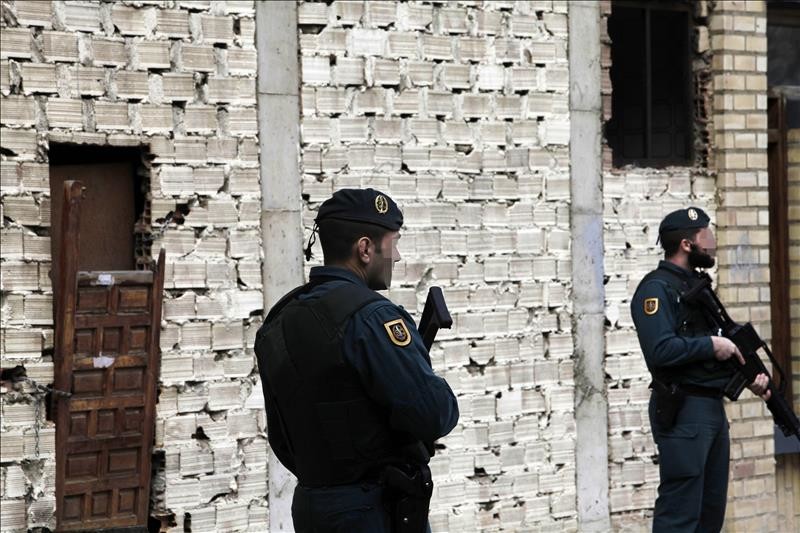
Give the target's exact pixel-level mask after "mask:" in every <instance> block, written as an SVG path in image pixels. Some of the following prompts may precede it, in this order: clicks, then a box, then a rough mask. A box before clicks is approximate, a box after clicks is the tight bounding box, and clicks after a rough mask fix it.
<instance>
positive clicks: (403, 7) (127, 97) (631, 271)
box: [0, 0, 800, 531]
mask: <svg viewBox="0 0 800 533" xmlns="http://www.w3.org/2000/svg"><path fill="white" fill-rule="evenodd" d="M602 10H603V19H602V23H603V26H602V29H603V34H605V22H606V20H607V16H608V15H609V14H610V3H609V2H604V3H603V4H602ZM693 10H694V11H693V15H692V16H693V20H694V21H695V23H696V30H695V34H694V35H693V43H694V46H695V48H694V50H693V53H694V54H695V55H694V56H693V59H694V60H695V61H694V62H695V74H696V76H697V77H696V79H700V80H703V84H704V85H702V87H701V88H702V90H701V91H699V95H698V96H697V97H696V102H695V106H696V115H697V117H698V128H697V133H698V136H699V137H698V138H701V139H702V140H703V141H702V142H703V143H706V144H704V145H703V146H702V149H701V150H700V151H699V152H701V153H702V154H703V156H702V157H698V158H697V161H696V162H695V163H694V164H692V165H688V166H686V167H669V168H665V169H642V168H636V167H625V168H622V169H617V168H612V166H611V163H610V162H611V157H610V156H611V153H610V149H609V148H608V147H604V150H603V161H604V163H605V164H604V169H603V202H604V204H603V205H604V215H603V224H604V239H605V257H604V262H605V271H606V279H607V283H606V285H605V292H606V302H605V303H606V319H607V320H606V322H607V326H606V332H605V343H606V359H605V371H606V374H607V376H608V377H607V388H606V393H607V397H608V403H609V412H608V417H609V418H608V423H609V432H608V436H607V438H608V444H609V459H608V468H609V482H610V495H609V502H610V512H611V517H612V526H613V528H614V529H615V530H630V531H640V530H647V529H649V527H650V520H651V516H652V506H653V501H654V499H655V493H656V488H657V484H658V466H657V458H656V455H657V451H656V449H655V446H654V443H653V440H652V436H651V435H650V429H649V422H648V419H647V401H648V397H649V391H648V390H647V384H648V382H649V374H648V373H647V370H646V368H645V365H644V360H643V357H642V354H641V352H640V349H639V346H638V341H637V337H636V333H635V331H634V329H633V324H632V320H631V318H630V313H629V302H630V297H631V295H632V294H633V290H634V289H635V287H636V285H637V284H638V282H639V280H640V279H641V277H642V276H643V275H644V274H645V273H646V272H648V271H649V270H651V269H652V268H654V267H655V266H656V264H657V262H658V260H659V259H660V257H661V251H660V248H659V247H658V246H657V245H656V243H655V240H656V235H657V228H658V224H659V222H660V220H661V218H662V217H663V216H664V215H665V214H666V213H667V212H669V211H672V210H674V209H677V208H680V207H684V206H686V205H688V204H692V205H698V206H700V207H702V208H704V209H706V210H707V211H708V212H709V214H710V215H711V217H712V220H713V221H714V223H715V226H714V229H715V231H716V233H717V237H718V240H719V247H720V249H719V263H720V267H719V269H718V270H717V271H716V272H715V276H716V278H717V279H718V281H719V282H720V294H721V296H722V298H723V300H724V301H726V302H728V303H729V304H730V306H731V311H732V314H733V316H734V318H736V319H739V320H751V321H753V322H754V323H755V324H756V327H757V328H758V329H759V331H760V332H761V333H762V334H763V335H764V336H765V337H766V338H768V337H769V303H768V302H769V270H768V261H769V257H768V225H767V224H768V216H767V209H768V205H767V161H766V146H767V140H766V76H765V72H766V44H765V40H766V37H765V28H766V16H765V7H764V4H763V3H762V2H751V1H747V2H745V1H733V0H730V1H725V2H715V3H714V2H706V1H699V2H696V3H695V4H693ZM298 11H299V20H298V22H299V35H298V39H299V44H300V58H299V61H300V70H301V109H300V117H299V120H300V125H301V162H300V165H301V172H302V189H303V190H302V192H303V198H304V206H303V209H304V211H303V226H304V229H305V232H306V236H308V234H309V232H310V231H311V228H312V226H313V218H314V216H315V213H316V210H317V208H318V206H319V204H320V203H321V202H322V201H324V200H325V199H326V198H328V197H329V196H330V195H331V193H332V192H333V191H334V190H336V189H338V188H341V187H374V188H377V189H381V190H383V191H385V192H387V193H389V194H390V195H391V196H392V197H393V198H394V199H395V200H397V201H398V203H400V205H401V207H402V209H403V211H404V213H405V220H406V228H405V230H404V235H403V239H402V240H401V241H400V250H401V253H402V255H403V259H402V261H401V262H400V263H398V265H397V267H396V269H395V279H394V286H393V288H392V289H391V290H390V291H389V294H388V295H389V297H390V298H392V299H393V300H394V301H395V302H397V303H400V304H402V305H404V306H405V307H406V308H407V309H409V311H411V312H412V314H415V315H416V316H417V317H418V316H419V313H420V311H421V309H422V305H423V303H424V299H425V296H426V294H427V288H428V287H429V286H431V285H439V286H441V287H443V289H444V291H445V295H446V297H447V300H448V304H449V306H450V310H451V312H452V314H453V318H454V325H453V328H452V329H451V330H443V331H441V332H440V337H439V342H438V343H437V344H436V345H435V347H434V349H433V351H432V353H431V356H432V360H433V364H434V367H435V369H436V371H437V372H438V373H440V375H443V376H444V377H445V378H446V379H447V380H448V382H449V383H450V384H451V386H452V387H453V389H454V391H455V392H456V394H457V396H458V401H459V406H460V409H461V420H460V423H459V425H458V426H457V427H456V428H455V430H454V431H453V432H452V433H451V434H450V435H449V436H447V437H446V438H444V439H442V440H441V442H440V444H441V449H440V450H439V451H438V453H437V455H436V456H435V457H434V459H433V461H432V464H431V467H432V469H433V472H434V476H435V484H436V488H435V492H434V499H433V502H432V508H431V515H430V516H431V523H432V526H433V529H434V530H435V531H476V530H520V529H524V530H535V531H569V530H573V531H574V530H577V529H578V517H577V506H576V490H577V489H576V483H575V467H574V465H575V424H576V421H575V414H574V394H573V387H574V382H573V374H574V372H573V361H574V359H573V357H574V355H573V344H574V338H573V333H572V329H571V328H572V320H573V316H572V310H571V305H570V298H571V291H572V287H571V282H570V280H571V273H572V268H571V264H570V257H571V252H570V247H571V246H572V242H571V236H570V232H569V228H570V225H569V224H570V166H569V141H570V121H569V109H568V101H569V99H568V87H569V65H568V63H567V37H568V35H567V27H568V25H567V22H568V3H567V2H566V1H562V0H531V1H520V2H517V1H492V2H481V1H459V2H397V1H384V2H363V1H341V0H336V1H333V2H304V1H300V2H299V3H298ZM0 24H2V33H1V35H2V56H1V57H0V92H2V102H1V103H2V105H1V106H0V110H2V113H1V114H0V123H1V124H2V148H3V152H2V160H1V161H0V164H1V165H0V170H2V172H1V173H0V177H1V178H2V179H0V196H1V197H2V204H0V205H1V206H2V215H3V228H2V232H3V235H2V237H3V258H2V264H0V268H2V278H3V281H2V290H3V293H2V298H3V300H2V322H1V323H0V326H1V327H2V330H3V344H2V366H3V367H6V366H8V365H10V366H14V365H15V364H22V365H24V366H25V367H26V369H27V371H28V375H29V376H32V377H34V378H35V379H37V380H38V381H41V382H43V383H48V382H50V381H51V380H52V375H53V364H52V356H50V355H48V354H49V353H50V352H49V351H48V350H49V349H50V348H52V337H53V330H52V328H53V325H52V313H51V305H52V289H51V286H50V283H49V281H48V277H47V271H48V269H49V265H50V261H51V258H50V252H49V249H50V246H49V237H48V235H49V230H50V227H51V225H50V208H49V205H50V198H49V186H48V146H49V143H52V142H74V143H89V144H96V145H110V146H131V145H134V146H137V145H141V146H144V147H146V148H147V150H148V153H149V154H150V155H149V156H148V157H147V158H146V162H147V167H148V174H149V177H150V179H149V184H150V190H149V200H150V207H151V211H152V216H151V218H152V219H153V220H155V219H157V218H160V217H163V216H164V215H165V214H166V213H167V212H169V211H171V210H174V209H175V208H176V206H178V205H186V206H188V208H189V214H188V216H186V218H185V220H184V221H183V222H182V223H171V224H169V225H168V226H167V227H165V228H163V232H162V228H159V227H156V228H153V232H154V234H155V235H156V240H155V244H154V246H155V248H154V253H155V250H157V247H158V246H160V245H161V244H163V245H165V246H166V248H167V253H168V255H167V262H168V264H167V283H166V288H165V304H164V316H163V322H162V325H163V327H162V335H161V339H162V342H161V344H162V346H161V348H162V367H161V384H160V395H159V403H158V409H157V422H156V424H157V432H156V445H157V454H156V464H157V468H156V475H155V477H154V480H153V495H154V496H153V514H154V515H155V516H157V517H158V518H159V519H161V520H162V524H163V525H164V529H171V530H175V531H182V530H184V529H185V530H192V531H216V530H219V531H239V530H246V529H250V530H253V531H263V530H265V529H266V528H267V524H268V508H267V494H266V493H267V472H266V465H267V444H266V439H265V427H264V425H265V420H264V415H263V409H262V407H263V406H261V405H259V402H258V401H254V400H253V399H252V398H251V392H252V391H253V387H254V386H256V387H257V386H258V384H257V376H256V373H255V368H254V358H253V353H252V350H251V348H250V347H251V346H252V341H253V337H254V333H255V329H256V328H257V326H258V325H259V322H260V315H261V313H262V305H263V304H262V299H263V295H262V291H261V289H262V287H261V274H260V268H261V262H260V258H261V256H260V253H261V252H260V238H261V237H260V235H261V233H260V232H261V228H260V227H259V214H260V209H261V208H260V188H259V182H258V168H257V166H258V149H257V139H256V131H257V123H256V112H255V91H256V89H255V76H256V63H257V58H256V52H255V49H254V31H255V19H254V6H253V2H250V1H233V0H227V1H216V0H215V1H181V0H164V1H156V0H153V1H148V0H137V1H130V2H129V1H122V2H115V3H93V2H69V1H54V2H27V1H20V0H17V1H16V2H14V1H7V2H3V16H2V21H1V22H0ZM602 50H603V55H602V66H603V76H604V77H603V83H602V86H601V87H600V88H598V90H601V91H602V93H603V96H604V111H603V113H604V119H608V117H609V115H610V112H611V111H610V95H611V90H612V88H611V85H610V78H609V75H608V72H609V70H608V69H609V66H610V64H609V63H610V42H609V39H608V37H607V35H605V37H604V38H603V42H602ZM267 75H269V73H267ZM791 138H792V142H793V143H794V144H792V147H791V152H790V154H791V155H790V157H792V158H793V159H792V161H793V162H795V163H796V161H797V157H796V155H797V146H798V145H797V141H798V136H797V133H796V132H793V134H792V137H791ZM795 167H796V165H795V166H793V167H792V169H791V170H790V180H791V181H790V186H791V191H792V193H791V201H792V202H793V203H792V208H791V209H792V211H791V213H790V216H791V217H792V220H793V224H794V225H793V229H792V234H791V235H792V237H791V238H792V242H793V245H795V246H794V248H792V252H791V253H792V261H793V265H795V264H796V263H797V262H798V257H797V253H796V251H797V246H796V244H797V240H798V238H800V237H798V232H797V223H796V221H797V219H798V216H797V209H798V201H797V190H798V187H797V186H796V184H797V181H798V180H797V172H796V170H797V168H795ZM572 179H580V177H579V176H573V177H572ZM7 243H9V244H7ZM314 253H315V258H314V259H313V260H312V261H311V263H310V264H309V266H310V265H313V264H320V262H321V260H322V252H321V248H320V247H319V245H318V244H317V245H316V247H315V249H314ZM795 270H797V269H795ZM795 270H793V278H792V279H793V280H797V279H798V276H797V275H796V272H795ZM793 298H794V300H795V301H796V300H797V299H798V298H800V296H798V295H797V294H794V293H793ZM795 307H796V306H795ZM793 309H794V308H793ZM794 324H795V326H796V324H797V320H795V322H794ZM795 352H797V350H795ZM0 405H1V406H2V422H0V431H1V432H2V435H0V437H2V457H1V458H0V498H2V517H0V518H1V519H0V523H2V526H0V527H1V528H2V530H3V531H5V530H24V529H25V528H26V527H39V526H48V527H52V526H53V525H54V524H53V508H54V505H55V501H54V481H53V479H54V466H55V464H54V435H55V430H54V427H53V424H52V423H50V422H47V421H46V420H45V419H44V410H43V408H41V407H42V404H41V402H40V401H39V397H38V396H36V395H35V394H34V391H33V389H31V388H30V387H28V388H27V389H23V390H21V391H12V390H11V389H4V390H2V391H0ZM728 413H729V416H730V418H731V420H732V422H731V433H732V437H733V441H732V459H733V460H732V464H731V485H730V490H729V494H730V500H731V501H735V502H736V505H735V506H734V505H729V508H728V518H727V523H726V528H727V529H728V530H730V531H746V530H754V529H766V530H777V529H778V524H777V523H776V522H775V515H776V503H775V502H776V495H775V491H776V489H775V464H774V459H773V455H772V452H773V450H772V446H773V445H772V439H771V434H772V424H771V422H770V421H769V419H768V418H767V417H766V416H765V410H764V408H763V407H762V404H761V403H760V401H758V400H755V399H753V398H752V395H750V393H749V392H746V393H745V394H744V395H743V398H742V399H741V400H740V401H739V402H738V403H736V404H729V405H728ZM37 427H38V428H39V435H40V439H39V450H38V453H37V452H36V450H35V448H36V445H35V439H34V433H35V428H37ZM598 438H602V436H598Z"/></svg>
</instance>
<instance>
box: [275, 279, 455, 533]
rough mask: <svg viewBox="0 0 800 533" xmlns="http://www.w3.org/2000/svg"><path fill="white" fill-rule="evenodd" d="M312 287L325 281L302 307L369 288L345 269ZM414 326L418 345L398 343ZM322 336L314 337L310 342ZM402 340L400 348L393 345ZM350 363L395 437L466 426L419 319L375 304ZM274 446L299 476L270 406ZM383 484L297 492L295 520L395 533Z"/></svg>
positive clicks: (306, 526) (359, 323)
mask: <svg viewBox="0 0 800 533" xmlns="http://www.w3.org/2000/svg"><path fill="white" fill-rule="evenodd" d="M310 277H311V279H310V281H311V282H312V283H314V282H318V281H321V280H322V281H324V282H323V283H320V284H319V285H316V286H314V287H313V288H312V289H311V290H310V291H309V292H307V293H305V294H301V295H300V296H299V297H298V298H299V299H309V300H313V299H318V298H320V297H321V296H323V295H325V294H327V293H329V291H332V290H334V289H338V288H340V287H343V286H347V285H353V286H354V287H356V286H361V287H364V286H365V284H364V282H363V281H362V280H361V279H359V278H358V276H356V275H355V274H354V273H352V272H350V271H349V270H346V269H344V268H338V267H332V266H323V267H314V268H312V269H311V276H310ZM398 319H400V320H402V323H403V324H405V325H407V328H406V329H407V332H408V333H409V334H410V337H411V338H410V342H405V341H403V342H397V340H398V338H399V339H400V340H402V331H398V336H394V333H393V330H392V329H391V328H392V324H396V323H397V320H398ZM314 334H318V333H317V332H313V331H309V335H314ZM393 338H394V340H393ZM342 345H343V347H342V355H343V357H344V359H345V360H346V362H347V363H348V364H349V365H351V366H352V368H353V369H355V371H356V372H357V374H358V379H359V381H360V383H361V385H362V386H363V390H364V392H365V393H366V396H367V397H368V398H369V399H371V401H372V402H374V404H376V405H377V406H378V408H379V409H380V410H381V411H382V412H383V413H385V417H386V421H387V422H388V426H389V427H390V428H391V430H392V431H394V432H397V433H398V434H407V435H410V436H412V437H414V438H415V439H418V440H420V441H433V440H435V439H437V438H440V437H442V436H443V435H446V434H447V433H449V432H450V431H451V430H452V429H453V427H454V426H455V425H456V423H457V422H458V404H457V402H456V398H455V396H454V394H453V391H452V390H451V389H450V387H449V385H448V384H447V382H446V381H445V380H444V379H442V378H440V377H438V376H436V375H435V374H434V373H433V370H432V369H431V367H430V365H429V363H428V360H427V357H428V356H427V350H426V349H425V346H424V345H423V342H422V338H421V336H420V334H419V332H418V331H417V329H416V327H414V322H413V320H412V319H411V316H410V315H409V314H408V313H407V312H406V311H405V310H404V309H403V308H402V307H399V306H397V305H395V304H393V303H392V302H391V301H389V300H387V299H381V300H378V301H375V302H372V303H369V304H367V305H366V306H364V307H362V308H361V309H360V310H358V311H357V312H356V313H355V314H353V315H352V317H351V318H350V319H349V322H348V324H347V326H346V328H345V332H344V337H343V342H342ZM267 418H268V425H269V441H270V445H271V446H272V448H273V450H274V451H275V453H276V455H277V456H278V458H279V459H280V460H281V462H282V463H284V464H285V465H286V466H287V467H288V468H289V469H290V470H293V471H294V468H293V466H294V458H293V457H292V453H291V450H290V448H291V447H290V446H289V445H288V443H287V440H286V437H285V435H284V432H283V428H282V424H280V423H279V422H280V420H279V418H278V413H277V412H276V410H275V407H274V405H272V403H271V402H269V401H268V402H267ZM381 490H382V489H381V487H380V486H379V484H378V483H377V479H375V478H370V479H365V480H363V482H359V483H355V484H345V485H332V486H324V487H319V486H313V487H307V486H303V484H302V480H300V485H299V486H298V488H297V489H296V490H295V494H294V500H293V503H292V516H293V519H294V524H295V529H296V530H297V531H298V532H302V531H317V530H319V531H343V532H344V531H352V532H357V531H364V532H380V531H388V530H389V529H388V528H389V525H388V519H389V518H388V514H387V512H386V510H385V509H384V507H383V505H382V503H381V500H382V494H381Z"/></svg>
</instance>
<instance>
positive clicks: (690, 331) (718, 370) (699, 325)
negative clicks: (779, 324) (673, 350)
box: [640, 267, 733, 386]
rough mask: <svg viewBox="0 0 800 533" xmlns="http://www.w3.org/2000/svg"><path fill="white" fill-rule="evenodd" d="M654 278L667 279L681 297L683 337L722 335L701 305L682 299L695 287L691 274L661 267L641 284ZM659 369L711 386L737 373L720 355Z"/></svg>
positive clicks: (665, 375)
mask: <svg viewBox="0 0 800 533" xmlns="http://www.w3.org/2000/svg"><path fill="white" fill-rule="evenodd" d="M650 280H660V281H663V282H665V283H667V285H669V287H670V288H671V289H672V292H673V293H674V294H675V297H676V298H677V299H678V303H679V304H680V306H679V308H678V323H677V324H676V329H675V333H676V335H679V336H681V337H705V336H709V335H719V332H718V331H717V330H716V329H715V328H714V327H713V325H711V324H710V323H709V322H708V320H707V319H706V317H705V315H704V314H703V311H702V309H701V308H700V306H697V305H689V304H688V303H686V302H684V301H683V299H682V296H683V294H684V293H686V292H687V291H688V290H689V289H691V288H692V283H693V282H694V279H693V278H692V276H691V275H688V276H687V275H681V274H679V273H677V272H672V271H671V270H668V269H666V268H661V267H659V268H657V269H655V270H653V271H652V272H650V273H649V274H647V275H646V276H645V277H644V279H642V282H641V283H640V286H642V285H644V283H645V282H647V281H650ZM657 372H658V375H655V374H654V377H656V378H657V379H660V380H663V381H665V382H668V383H677V384H682V383H683V384H688V383H691V384H694V385H707V386H722V385H724V384H725V383H726V382H727V380H728V378H730V377H731V375H732V374H733V370H732V369H731V368H730V366H728V365H726V364H724V363H721V362H720V361H717V360H716V359H710V360H706V361H702V362H694V363H687V364H685V365H680V366H674V367H661V368H659V369H658V371H657Z"/></svg>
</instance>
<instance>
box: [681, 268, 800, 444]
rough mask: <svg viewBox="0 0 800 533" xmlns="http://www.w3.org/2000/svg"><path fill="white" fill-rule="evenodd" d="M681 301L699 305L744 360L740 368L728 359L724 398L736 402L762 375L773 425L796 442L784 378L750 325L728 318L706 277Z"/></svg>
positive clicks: (799, 430) (799, 427)
mask: <svg viewBox="0 0 800 533" xmlns="http://www.w3.org/2000/svg"><path fill="white" fill-rule="evenodd" d="M682 297H683V299H684V301H686V302H689V303H697V304H700V306H701V308H702V309H703V311H704V312H705V314H706V316H707V317H708V318H709V319H710V320H711V322H712V323H713V324H714V325H715V326H716V327H718V328H719V330H720V333H721V334H722V335H723V336H725V337H727V338H728V339H730V340H731V341H732V342H733V343H734V344H735V345H736V346H737V348H739V351H740V352H741V353H742V356H743V357H744V361H745V364H744V365H742V364H741V363H740V362H739V361H738V359H736V358H735V357H732V358H731V359H729V361H730V362H731V364H732V365H733V366H734V368H735V369H736V374H735V375H734V377H733V378H732V379H731V380H730V381H729V382H728V384H727V385H726V386H725V396H727V397H728V398H730V399H731V400H736V399H737V398H738V397H739V395H740V394H741V393H742V391H743V390H744V389H745V387H747V385H749V384H750V383H752V382H753V381H754V380H755V379H756V376H758V375H759V374H766V375H767V377H768V378H769V384H768V388H769V391H770V393H771V394H770V398H769V400H767V409H769V412H770V413H771V414H772V419H773V421H774V422H775V425H776V426H778V428H779V429H780V430H781V431H782V432H783V434H784V435H785V436H787V437H790V436H795V437H797V440H798V441H800V420H798V418H797V415H795V414H794V411H792V407H791V405H789V403H788V402H787V401H786V398H785V396H784V387H785V386H786V375H785V374H784V373H783V369H782V368H781V367H780V365H779V364H778V362H777V361H776V360H775V358H774V357H773V356H772V352H771V351H770V349H769V346H767V343H766V342H764V340H763V339H762V338H761V337H760V336H759V335H758V333H757V332H756V330H755V328H754V327H753V325H752V324H751V323H749V322H748V323H746V324H743V325H742V324H737V323H736V322H734V321H733V319H731V317H730V315H728V312H727V311H726V310H725V306H724V305H722V302H721V301H720V299H719V297H718V296H717V295H716V293H715V292H714V291H713V290H712V288H711V278H710V277H709V276H708V275H707V274H706V275H705V276H704V277H703V278H702V279H701V280H700V281H699V282H698V283H697V284H696V285H695V286H694V287H692V288H691V289H690V290H689V291H687V292H686V293H685V294H684V295H683V296H682ZM760 349H763V350H764V352H765V353H766V354H767V356H768V357H769V360H770V361H771V362H772V367H773V369H775V371H776V372H777V373H778V374H779V375H780V386H776V385H775V381H774V380H773V379H772V375H771V374H770V372H769V370H767V367H766V366H765V365H764V362H763V361H762V360H761V357H760V356H759V354H758V350H760Z"/></svg>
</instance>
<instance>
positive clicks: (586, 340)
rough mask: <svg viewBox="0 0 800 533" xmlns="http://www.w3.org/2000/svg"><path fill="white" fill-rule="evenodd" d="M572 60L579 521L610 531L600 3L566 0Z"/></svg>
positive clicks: (589, 527) (584, 528)
mask: <svg viewBox="0 0 800 533" xmlns="http://www.w3.org/2000/svg"><path fill="white" fill-rule="evenodd" d="M569 66H570V68H569V107H570V169H571V180H570V189H571V196H572V203H571V206H570V226H571V228H570V229H571V231H572V298H573V303H572V305H573V313H574V314H573V316H574V318H573V321H574V322H573V326H574V327H573V331H574V342H575V423H576V432H577V436H576V439H577V442H576V451H575V453H576V477H577V479H576V485H577V491H578V524H579V526H578V528H579V529H580V530H581V531H608V530H610V529H611V520H610V516H609V506H608V438H607V435H608V400H607V399H606V392H605V379H604V376H605V373H604V371H603V357H604V352H605V349H604V348H605V336H604V333H605V332H604V311H605V305H604V302H605V290H604V288H603V254H604V252H603V182H602V159H601V151H600V141H601V135H602V130H601V120H602V100H601V95H600V5H599V3H596V2H580V1H570V3H569Z"/></svg>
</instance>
